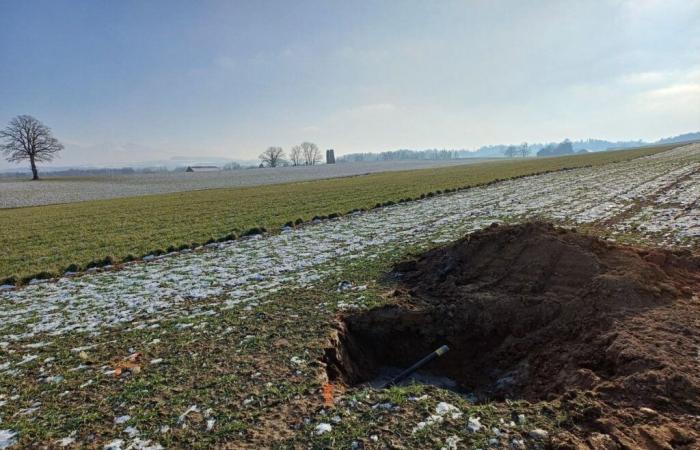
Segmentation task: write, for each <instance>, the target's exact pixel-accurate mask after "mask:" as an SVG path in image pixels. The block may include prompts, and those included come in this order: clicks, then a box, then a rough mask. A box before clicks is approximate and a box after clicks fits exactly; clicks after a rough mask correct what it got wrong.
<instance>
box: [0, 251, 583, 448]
mask: <svg viewBox="0 0 700 450" xmlns="http://www.w3.org/2000/svg"><path fill="white" fill-rule="evenodd" d="M419 250H422V248H418V247H408V248H405V249H403V250H402V251H401V252H396V253H393V254H391V255H384V256H382V257H381V258H377V259H374V260H363V261H356V262H354V263H351V264H348V265H346V266H344V267H343V268H342V271H341V272H339V273H338V274H337V279H334V278H333V277H331V278H329V279H328V280H326V281H324V282H322V283H320V284H319V285H317V286H314V287H313V288H311V289H286V290H283V291H281V292H279V293H277V294H275V295H272V296H270V297H267V298H266V299H265V300H264V301H261V302H259V303H257V302H256V303H255V306H254V307H253V308H250V309H247V308H246V307H245V305H244V304H241V305H239V306H238V307H236V308H235V309H228V310H219V311H217V314H216V315H213V316H198V317H194V318H190V317H182V318H180V319H177V320H172V321H170V320H168V321H166V320H164V321H159V322H158V324H159V325H160V326H159V327H157V328H150V327H139V326H137V325H138V323H125V324H121V325H119V326H118V327H116V328H113V329H104V330H103V332H102V333H101V334H99V335H95V336H85V335H81V334H76V333H68V334H65V335H57V336H51V337H50V338H48V337H46V339H44V338H45V337H44V336H41V337H35V339H37V340H48V341H50V344H49V345H48V346H46V347H41V348H36V349H31V353H33V354H36V355H37V356H38V358H37V359H35V360H34V361H32V362H31V363H29V364H26V365H24V366H23V367H22V370H23V373H22V376H19V377H18V376H13V375H11V374H8V373H6V372H1V371H0V392H3V393H7V396H6V398H5V399H6V400H7V403H6V404H4V405H0V413H2V415H3V422H2V427H0V429H11V430H14V431H16V432H18V433H19V438H18V439H19V442H18V444H17V447H18V448H25V447H30V446H45V447H52V448H53V447H57V442H58V440H59V439H62V438H65V437H67V436H70V435H71V434H72V433H75V435H74V437H75V439H76V443H77V444H79V445H81V446H83V447H90V448H98V447H99V448H101V447H102V446H103V445H104V444H105V443H107V442H110V441H111V440H112V439H117V438H119V439H125V440H127V441H128V440H129V439H127V437H126V435H125V434H124V432H123V430H124V428H125V427H126V426H133V427H135V428H137V429H138V430H139V432H140V437H141V438H142V439H144V440H147V439H152V440H154V441H157V442H159V443H160V444H162V445H163V446H164V447H165V448H193V449H199V448H201V449H204V448H214V447H217V448H289V449H291V448H313V449H328V448H330V449H347V448H351V445H352V442H360V443H362V445H363V446H362V448H367V449H378V448H387V447H392V448H440V447H442V446H444V443H445V442H446V440H447V439H448V438H449V437H450V436H451V435H457V436H460V438H461V439H462V443H461V446H464V447H465V448H477V447H482V448H486V445H487V443H488V438H489V437H490V436H491V435H492V433H491V429H492V427H498V428H501V429H504V423H508V422H509V421H510V420H511V418H512V414H513V412H517V413H523V414H526V416H527V420H528V422H527V425H526V426H524V427H521V426H515V427H511V428H510V434H511V436H513V437H517V436H521V435H522V436H526V435H527V432H528V431H529V430H530V429H531V428H533V427H541V428H544V429H546V430H548V431H551V432H556V431H558V430H561V429H566V428H567V421H569V420H570V419H571V416H572V415H573V414H578V412H577V411H578V410H582V409H584V408H585V407H586V406H587V402H586V400H585V399H577V401H581V402H582V404H581V406H578V405H573V408H572V405H571V404H569V403H560V402H558V401H557V403H554V404H553V403H550V402H544V401H543V402H537V403H528V402H525V401H522V400H519V401H507V402H493V403H484V404H474V403H471V402H469V401H467V400H466V399H465V398H463V397H462V396H460V395H458V394H456V393H454V392H450V391H445V390H441V389H437V388H434V387H430V386H415V385H414V386H408V387H394V388H391V389H388V390H374V389H369V388H364V387H360V388H351V389H349V390H348V391H345V392H343V391H342V390H341V389H340V388H339V389H338V391H337V392H336V396H335V402H334V405H333V406H331V407H326V406H324V403H323V398H322V396H321V393H320V388H321V379H320V377H319V375H320V374H321V373H323V368H322V367H321V366H320V364H319V363H318V360H319V359H320V358H321V357H322V355H323V354H324V349H325V346H327V345H328V343H327V342H328V341H327V338H328V336H329V335H330V333H331V330H332V324H333V320H332V319H333V318H334V317H335V316H336V314H337V313H338V312H339V308H338V304H339V302H341V301H347V300H348V299H350V298H354V297H355V296H354V295H352V294H345V293H339V292H337V291H336V286H337V280H338V279H347V280H352V281H353V282H354V283H355V284H358V285H359V284H364V285H367V286H368V288H367V290H366V291H363V293H362V294H363V296H364V297H365V301H364V302H362V306H361V307H362V308H371V307H374V306H379V305H383V304H386V303H387V302H389V301H390V300H389V297H388V296H387V295H386V294H387V292H388V291H390V290H392V288H393V287H394V286H393V285H391V284H383V283H382V282H378V281H377V279H379V278H384V277H383V274H385V273H386V271H387V270H389V268H390V267H391V266H392V265H393V264H394V263H395V262H397V261H399V260H402V259H403V258H405V255H406V254H407V253H412V252H416V251H419ZM217 305H220V299H216V298H212V299H207V300H206V304H202V303H198V304H197V306H198V307H201V308H217ZM185 322H191V323H193V326H192V327H189V328H181V327H178V326H177V325H178V324H182V323H185ZM148 323H150V322H148ZM86 340H87V341H86ZM22 344H24V343H23V342H22V343H21V342H12V343H11V344H10V345H9V347H8V348H7V350H9V351H13V352H14V351H18V352H24V353H26V352H27V349H26V348H24V347H23V346H22ZM86 344H91V345H92V347H91V348H90V349H88V350H86V351H85V353H84V354H83V355H80V354H79V353H77V352H75V351H71V350H70V349H72V348H75V347H81V346H84V345H86ZM133 352H139V353H141V354H142V357H141V363H140V364H141V370H140V371H139V372H138V373H132V374H125V375H122V376H114V375H107V374H104V371H105V368H110V367H112V365H113V363H112V362H113V361H114V360H115V359H116V360H118V359H119V358H123V357H125V356H127V355H129V354H132V353H133ZM292 356H297V357H299V358H301V359H302V360H304V363H303V364H297V363H294V362H292V361H291V357H292ZM47 357H55V359H54V360H47V359H46V358H47ZM154 358H159V359H162V360H163V361H162V362H161V363H160V364H152V363H151V361H153V359H154ZM47 361H48V362H47ZM77 367H82V369H81V370H76V368H77ZM47 375H62V376H63V377H64V379H63V381H61V382H60V383H59V384H50V383H46V382H41V381H39V380H40V379H41V378H43V377H45V376H47ZM15 396H16V398H15ZM424 396H425V398H424V399H423V400H420V401H416V400H415V399H414V400H411V398H415V397H424ZM439 401H445V402H448V403H450V404H453V405H455V406H456V407H458V408H460V410H461V411H462V412H463V413H464V417H463V418H462V419H461V420H455V419H452V418H449V417H446V418H445V421H444V422H443V423H439V424H435V425H432V426H428V427H426V428H425V429H424V430H422V431H421V432H419V433H414V432H413V428H414V427H415V426H416V425H417V423H419V422H420V421H423V420H426V418H427V417H428V416H429V415H431V414H433V413H434V411H435V406H436V404H437V403H438V402H439ZM36 402H40V403H41V404H40V405H39V406H40V409H39V410H37V411H36V412H33V413H27V412H23V411H24V410H25V409H26V408H30V407H31V406H32V405H34V404H35V403H36ZM385 403H391V405H392V409H391V410H387V409H383V408H376V407H375V405H377V404H385ZM192 405H196V406H197V409H198V411H196V412H193V413H191V414H190V415H188V416H187V417H186V418H185V419H184V420H182V421H181V419H180V415H181V414H182V413H183V412H184V411H186V410H187V409H188V408H189V407H190V406H192ZM549 411H554V412H556V414H551V413H549ZM123 415H128V416H129V419H128V421H127V422H126V423H124V424H122V425H115V422H114V419H115V417H118V416H123ZM470 416H474V417H479V418H480V419H481V422H482V424H483V426H484V427H483V429H482V430H481V431H480V432H479V433H468V432H467V431H466V428H465V421H466V418H468V417H470ZM334 417H338V418H339V419H340V420H339V421H335V420H333V418H334ZM211 419H214V420H215V422H214V424H213V426H212V427H211V429H208V428H207V421H208V420H211ZM502 421H503V422H502ZM322 422H330V423H332V424H333V430H332V431H331V432H330V433H327V434H323V435H316V434H315V433H314V428H315V427H316V426H317V425H318V424H319V423H322ZM163 426H168V427H169V431H167V432H163V428H162V427H163ZM373 437H374V438H373ZM402 446H403V447H402ZM124 447H126V445H125V446H124ZM460 448H462V447H460Z"/></svg>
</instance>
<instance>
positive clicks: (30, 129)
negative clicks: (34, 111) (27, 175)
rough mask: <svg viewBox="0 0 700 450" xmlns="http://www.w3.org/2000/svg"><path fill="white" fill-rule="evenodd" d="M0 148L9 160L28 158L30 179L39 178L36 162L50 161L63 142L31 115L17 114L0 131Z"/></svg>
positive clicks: (17, 160) (61, 148) (61, 147)
mask: <svg viewBox="0 0 700 450" xmlns="http://www.w3.org/2000/svg"><path fill="white" fill-rule="evenodd" d="M0 139H1V140H4V142H3V143H1V144H0V150H1V151H2V152H3V153H4V154H5V157H6V158H7V160H8V161H9V162H20V161H25V160H29V164H30V165H31V167H32V180H38V179H39V172H38V170H37V168H36V163H37V162H48V161H52V160H53V158H54V156H56V153H58V152H60V151H61V150H63V144H61V143H60V142H58V140H57V139H56V138H54V137H53V135H52V134H51V128H49V127H47V126H46V125H44V124H43V123H41V122H39V120H37V119H35V118H34V117H32V116H26V115H23V116H17V117H15V118H14V119H12V120H11V121H10V124H9V125H8V126H7V127H6V128H5V129H4V130H2V131H0Z"/></svg>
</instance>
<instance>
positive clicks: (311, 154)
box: [301, 142, 321, 166]
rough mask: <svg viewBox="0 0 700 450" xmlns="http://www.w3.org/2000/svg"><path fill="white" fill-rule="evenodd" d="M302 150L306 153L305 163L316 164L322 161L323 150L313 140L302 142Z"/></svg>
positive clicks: (308, 164)
mask: <svg viewBox="0 0 700 450" xmlns="http://www.w3.org/2000/svg"><path fill="white" fill-rule="evenodd" d="M301 151H302V153H303V155H304V164H306V165H307V166H314V165H316V163H318V162H320V161H321V150H319V149H318V146H317V145H316V144H314V143H312V142H302V143H301Z"/></svg>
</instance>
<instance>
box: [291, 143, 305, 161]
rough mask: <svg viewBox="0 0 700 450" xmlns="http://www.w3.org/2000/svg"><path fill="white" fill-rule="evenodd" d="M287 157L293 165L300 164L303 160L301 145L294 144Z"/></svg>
mask: <svg viewBox="0 0 700 450" xmlns="http://www.w3.org/2000/svg"><path fill="white" fill-rule="evenodd" d="M289 159H290V161H292V165H293V166H300V165H301V163H302V160H303V152H302V150H301V145H295V146H294V147H292V149H291V150H289Z"/></svg>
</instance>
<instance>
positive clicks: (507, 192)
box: [0, 145, 700, 448]
mask: <svg viewBox="0 0 700 450" xmlns="http://www.w3.org/2000/svg"><path fill="white" fill-rule="evenodd" d="M699 177H700V145H693V146H685V147H681V148H677V149H674V150H672V151H668V152H664V153H661V154H657V155H655V156H652V157H646V158H640V159H636V160H633V161H628V162H623V163H616V164H610V165H607V166H603V167H597V168H582V169H576V170H571V171H565V172H557V173H551V174H546V175H540V176H533V177H528V178H521V179H517V180H510V181H504V182H500V183H496V184H493V185H490V186H484V187H480V188H474V189H469V190H465V191H461V192H457V193H453V194H450V195H443V196H438V197H432V198H428V199H425V200H421V201H417V202H411V203H404V204H400V205H395V206H391V207H387V208H381V209H377V210H374V211H371V212H368V213H358V214H354V215H351V216H346V217H342V218H339V219H334V220H331V221H325V222H321V223H318V224H315V225H309V226H304V227H301V228H298V229H286V230H283V231H282V232H281V233H279V234H275V235H266V236H255V237H252V238H248V239H242V240H238V241H233V242H229V243H221V244H214V245H212V246H209V247H208V248H206V249H202V250H199V251H194V252H183V253H181V254H178V255H171V256H166V257H161V258H157V259H155V260H153V261H151V262H148V263H135V264H130V265H127V266H125V267H124V268H123V269H122V270H117V271H104V272H96V273H91V274H85V275H82V276H79V277H75V278H62V279H60V280H58V281H55V282H42V283H35V284H31V285H30V286H27V287H24V288H21V289H16V290H7V291H0V303H1V304H2V308H1V309H0V376H7V377H22V376H23V375H24V374H25V373H27V371H29V370H32V369H36V368H37V367H38V366H40V373H41V377H42V379H41V380H39V381H41V382H43V383H44V384H43V386H52V387H54V386H55V388H56V389H61V386H62V385H64V384H65V381H64V379H63V377H58V376H57V374H52V373H50V371H51V367H52V364H53V361H54V359H56V358H59V359H60V358H61V357H62V355H63V354H64V353H66V351H65V349H62V348H60V346H57V345H55V344H54V341H55V340H58V339H59V338H61V339H62V338H65V337H70V338H71V339H70V340H71V342H73V343H75V344H74V345H75V346H74V347H72V348H71V349H70V352H71V354H73V355H76V356H77V357H79V358H81V359H85V358H84V357H83V355H86V352H89V351H90V350H91V349H92V348H94V346H96V345H97V344H96V342H98V340H97V339H96V338H97V337H98V336H99V335H100V334H102V333H103V332H104V331H105V330H107V329H109V328H112V327H121V328H120V329H121V330H124V331H129V330H142V329H157V328H159V327H160V326H161V324H163V323H164V322H165V321H175V323H176V326H175V328H176V329H187V328H193V329H194V328H196V327H198V326H200V323H199V322H200V321H201V322H204V319H206V318H209V317H210V316H215V315H217V314H219V313H220V311H222V310H237V309H240V310H241V312H242V314H243V313H245V311H246V310H248V309H251V308H252V307H254V306H257V305H261V304H263V303H264V302H266V301H270V300H269V299H268V297H269V296H270V295H271V294H273V293H275V292H279V291H281V290H283V289H284V290H290V289H303V288H305V287H309V286H312V285H315V284H316V283H318V282H319V281H320V280H325V279H327V278H329V277H333V276H334V275H335V274H337V273H338V272H340V271H342V270H343V268H344V267H345V266H347V265H348V264H349V263H352V262H353V261H362V260H370V259H372V258H377V257H379V256H382V255H385V254H391V253H395V252H396V251H400V249H402V248H405V247H406V246H407V245H419V246H430V245H433V244H435V243H443V242H448V241H451V240H454V239H456V238H458V237H461V236H463V235H464V234H465V233H467V232H470V231H473V230H476V229H479V228H482V227H484V226H487V225H489V224H490V223H492V222H494V221H499V220H500V221H518V220H523V219H525V218H531V217H538V218H545V219H550V220H555V221H558V222H561V223H566V224H572V225H574V224H581V225H584V224H585V225H592V226H604V227H606V228H607V229H609V230H612V231H615V232H617V233H619V234H620V237H623V236H627V235H628V234H629V233H630V232H634V233H635V234H637V235H639V237H640V238H648V239H653V240H656V241H657V242H662V243H665V244H673V245H676V246H688V247H695V248H697V246H698V243H699V242H700V239H699V238H700V217H699V216H698V212H697V210H698V208H697V205H698V198H699V197H700V191H699V189H698V181H700V180H699ZM343 286H344V287H343V289H342V291H343V292H345V291H347V292H350V293H353V294H359V292H358V291H362V290H364V288H365V287H364V286H354V285H353V284H352V283H347V285H343ZM338 289H340V286H338ZM201 325H205V324H204V323H202V324H201ZM247 338H248V337H246V339H247ZM254 338H255V336H252V335H251V336H250V339H254ZM103 340H104V339H103ZM155 341H156V340H154V341H153V342H152V343H155ZM107 343H109V342H107ZM103 344H105V342H101V345H103ZM57 347H58V348H57ZM136 355H137V354H136ZM302 356H303V355H302ZM135 358H136V357H135ZM156 360H157V359H154V360H152V361H151V363H152V364H156ZM157 361H158V362H159V363H160V362H162V360H157ZM289 361H290V364H292V365H293V366H294V367H295V370H297V369H298V368H300V367H303V366H304V365H305V362H306V360H305V359H304V358H302V357H299V356H293V358H292V359H291V360H289ZM166 363H167V361H166ZM124 367H125V368H128V367H127V366H124ZM108 369H111V367H104V374H111V375H114V370H108ZM71 370H75V371H82V370H85V366H82V365H78V366H76V367H74V368H73V369H71ZM94 376H100V374H99V373H97V374H94ZM91 382H92V380H90V381H88V382H86V384H84V385H83V386H87V385H89V383H91ZM81 388H82V386H81ZM2 401H4V396H3V395H0V406H1V403H2ZM251 401H252V400H251ZM26 406H27V408H24V409H22V410H21V411H20V412H18V414H20V415H22V416H31V415H32V414H41V408H42V407H43V406H42V403H41V402H38V401H34V400H32V401H31V403H29V402H27V404H26ZM243 406H245V404H244V405H243ZM443 407H444V405H443ZM194 408H195V409H191V408H190V409H187V408H183V410H182V411H183V412H184V414H183V415H182V416H181V417H182V419H181V420H180V421H179V422H180V424H179V425H180V426H185V425H187V424H188V422H189V420H188V417H189V416H190V415H192V416H195V415H196V414H198V413H197V409H196V408H197V407H196V406H195V407H194ZM201 409H202V410H203V411H205V410H206V408H205V407H202V408H201ZM443 409H444V408H443ZM122 414H123V413H120V415H116V417H117V418H116V419H115V425H117V426H118V427H125V428H126V426H127V423H128V421H129V416H128V415H122ZM436 415H440V414H439V413H438V412H436ZM441 417H442V416H441ZM205 418H206V419H208V420H207V422H206V423H207V426H208V427H210V428H214V427H215V426H217V425H216V423H217V422H216V421H215V420H214V419H213V418H211V419H210V418H208V417H205ZM477 419H478V418H474V421H475V423H474V427H475V428H477V427H476V425H477V424H478V425H480V424H479V423H478V421H477ZM209 423H211V425H209ZM426 425H427V424H426ZM6 428H7V427H6ZM130 430H131V429H130ZM131 431H132V433H131V434H133V431H134V430H131ZM124 432H125V433H126V430H124ZM0 433H4V434H0V442H3V440H2V439H5V441H6V442H10V440H11V439H12V440H13V439H15V435H14V434H13V433H14V431H12V430H2V431H0ZM127 434H129V433H127ZM130 437H131V438H132V441H133V442H130V443H127V442H125V441H123V440H121V439H118V441H121V442H117V441H115V442H112V443H111V444H109V445H112V446H113V448H120V446H121V445H122V444H123V445H124V448H128V447H129V446H130V445H134V447H133V448H157V447H156V446H157V444H155V443H153V444H151V443H150V442H149V441H140V440H139V438H138V437H136V435H135V434H134V436H130ZM137 441H138V446H137ZM12 442H14V441H12Z"/></svg>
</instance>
